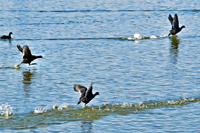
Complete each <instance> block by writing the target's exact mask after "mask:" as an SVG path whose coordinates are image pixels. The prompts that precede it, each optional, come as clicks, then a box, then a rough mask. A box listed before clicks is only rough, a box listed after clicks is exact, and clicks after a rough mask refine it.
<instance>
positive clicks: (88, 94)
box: [74, 83, 100, 106]
mask: <svg viewBox="0 0 200 133" xmlns="http://www.w3.org/2000/svg"><path fill="white" fill-rule="evenodd" d="M92 84H93V83H91V85H90V87H89V89H88V90H87V88H86V87H84V86H82V85H74V90H75V91H78V92H80V94H81V97H80V99H79V101H78V103H77V105H78V104H80V103H81V102H84V103H85V106H86V104H87V103H89V102H90V101H91V100H92V99H93V98H94V97H95V96H96V95H100V94H99V92H96V93H95V94H92V89H93V87H92Z"/></svg>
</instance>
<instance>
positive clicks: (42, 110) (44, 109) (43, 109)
mask: <svg viewBox="0 0 200 133" xmlns="http://www.w3.org/2000/svg"><path fill="white" fill-rule="evenodd" d="M48 106H49V105H47V106H46V107H44V108H37V109H36V108H35V110H34V113H36V114H38V113H44V112H46V111H47V107H48Z"/></svg>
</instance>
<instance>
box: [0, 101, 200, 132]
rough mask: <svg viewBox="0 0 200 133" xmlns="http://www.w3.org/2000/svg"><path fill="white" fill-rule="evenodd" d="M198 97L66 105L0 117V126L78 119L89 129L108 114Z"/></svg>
mask: <svg viewBox="0 0 200 133" xmlns="http://www.w3.org/2000/svg"><path fill="white" fill-rule="evenodd" d="M199 101H200V98H181V99H178V100H169V101H147V102H140V103H136V104H132V103H122V104H121V103H116V104H108V103H106V104H102V105H99V106H89V107H87V106H86V107H80V106H72V105H68V106H65V107H63V108H57V109H55V108H54V109H52V108H51V109H49V110H46V111H44V112H40V113H34V112H30V113H25V114H15V115H11V116H9V117H8V118H6V119H5V118H4V117H3V116H1V117H0V127H3V128H6V127H9V128H11V129H15V130H20V129H29V128H37V127H43V128H46V127H47V126H48V125H55V124H62V123H63V122H64V121H80V122H82V123H81V127H82V130H91V129H92V122H93V121H94V120H97V119H100V118H101V117H104V116H108V115H110V114H118V115H128V114H140V113H144V110H145V109H156V108H161V107H171V108H176V107H180V106H183V105H187V104H190V103H193V102H199Z"/></svg>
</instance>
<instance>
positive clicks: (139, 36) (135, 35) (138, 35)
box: [134, 33, 142, 39]
mask: <svg viewBox="0 0 200 133" xmlns="http://www.w3.org/2000/svg"><path fill="white" fill-rule="evenodd" d="M134 38H135V39H142V35H140V34H138V33H135V34H134Z"/></svg>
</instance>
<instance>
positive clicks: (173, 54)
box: [170, 36, 180, 64]
mask: <svg viewBox="0 0 200 133" xmlns="http://www.w3.org/2000/svg"><path fill="white" fill-rule="evenodd" d="M170 40H171V47H170V62H171V63H173V64H176V63H177V59H178V52H179V51H178V45H179V43H180V39H178V38H177V36H172V37H170Z"/></svg>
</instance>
